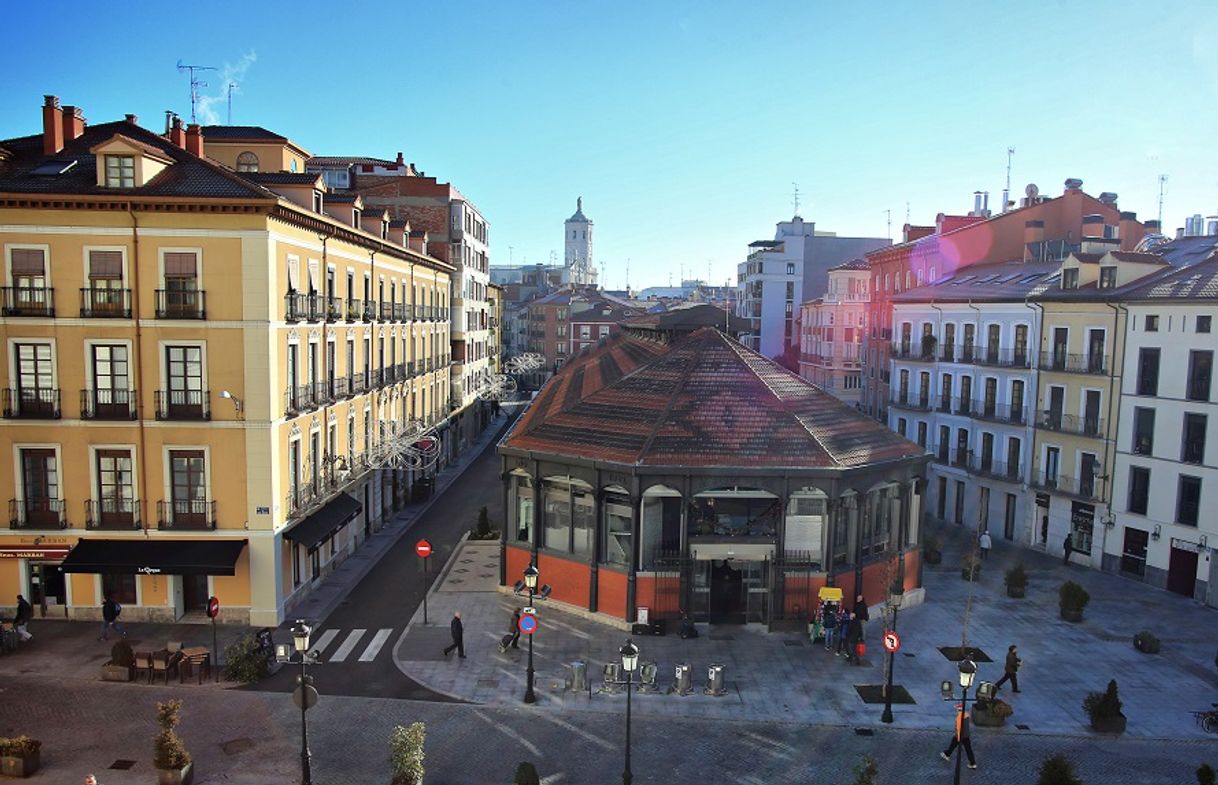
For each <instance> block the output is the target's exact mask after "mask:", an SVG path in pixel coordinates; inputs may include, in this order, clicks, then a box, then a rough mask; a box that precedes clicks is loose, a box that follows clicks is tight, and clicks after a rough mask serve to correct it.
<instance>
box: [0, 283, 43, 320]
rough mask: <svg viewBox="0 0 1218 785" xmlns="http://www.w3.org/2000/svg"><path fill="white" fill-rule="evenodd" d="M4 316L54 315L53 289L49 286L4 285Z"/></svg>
mask: <svg viewBox="0 0 1218 785" xmlns="http://www.w3.org/2000/svg"><path fill="white" fill-rule="evenodd" d="M0 290H2V291H3V292H4V315H5V316H54V315H55V290H54V289H52V288H51V287H49V286H5V287H2V289H0Z"/></svg>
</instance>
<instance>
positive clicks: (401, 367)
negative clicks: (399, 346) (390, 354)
mask: <svg viewBox="0 0 1218 785" xmlns="http://www.w3.org/2000/svg"><path fill="white" fill-rule="evenodd" d="M393 375H394V378H395V379H397V380H398V381H399V382H404V381H406V380H407V379H408V378H410V377H409V375H408V374H407V373H406V363H398V364H397V365H395V366H393Z"/></svg>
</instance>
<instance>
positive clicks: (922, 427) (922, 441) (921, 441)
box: [918, 421, 926, 447]
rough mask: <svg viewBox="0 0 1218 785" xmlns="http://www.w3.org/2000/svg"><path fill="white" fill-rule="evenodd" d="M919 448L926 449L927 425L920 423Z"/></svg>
mask: <svg viewBox="0 0 1218 785" xmlns="http://www.w3.org/2000/svg"><path fill="white" fill-rule="evenodd" d="M918 446H919V447H926V423H925V422H922V421H919V422H918Z"/></svg>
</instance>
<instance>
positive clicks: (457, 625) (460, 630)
mask: <svg viewBox="0 0 1218 785" xmlns="http://www.w3.org/2000/svg"><path fill="white" fill-rule="evenodd" d="M448 629H449V630H450V631H451V632H452V636H453V642H452V645H450V646H445V647H444V656H445V657H447V656H448V655H450V654H452V651H453V649H456V650H457V656H459V657H460V658H461V659H465V628H464V627H463V626H461V611H457V612H456V613H454V614H453V620H452V622H451V623H449V625H448Z"/></svg>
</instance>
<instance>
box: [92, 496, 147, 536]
mask: <svg viewBox="0 0 1218 785" xmlns="http://www.w3.org/2000/svg"><path fill="white" fill-rule="evenodd" d="M85 528H86V529H110V530H114V531H131V530H138V529H142V528H143V523H142V522H141V521H140V503H139V502H138V501H136V500H134V499H101V500H100V501H94V500H93V499H89V500H87V501H86V502H85Z"/></svg>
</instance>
